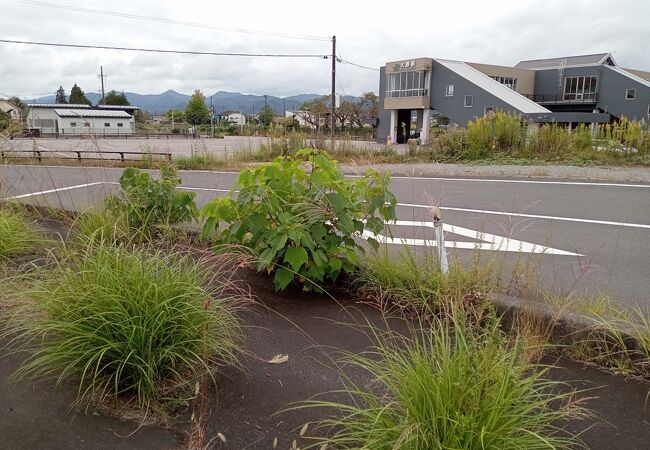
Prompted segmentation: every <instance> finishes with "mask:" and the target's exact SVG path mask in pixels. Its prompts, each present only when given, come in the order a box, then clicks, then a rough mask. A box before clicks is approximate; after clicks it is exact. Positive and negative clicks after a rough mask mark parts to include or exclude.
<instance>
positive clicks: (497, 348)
mask: <svg viewBox="0 0 650 450" xmlns="http://www.w3.org/2000/svg"><path fill="white" fill-rule="evenodd" d="M373 336H374V338H375V341H376V346H375V347H374V348H373V349H372V350H371V351H369V352H368V353H365V354H361V355H359V354H348V355H347V356H346V357H345V358H344V363H345V364H346V365H347V366H348V367H349V368H352V369H360V371H361V372H362V373H364V372H365V373H366V374H367V377H369V378H370V379H371V380H372V382H371V383H370V384H369V385H368V383H367V382H363V383H359V382H354V381H352V380H351V379H350V378H347V379H346V382H345V384H346V386H345V388H344V390H343V394H344V395H346V396H347V397H348V398H349V401H348V402H345V403H344V402H330V401H322V400H318V399H316V400H310V401H306V402H303V403H301V404H299V405H297V406H296V408H331V409H334V410H335V411H337V412H338V414H336V415H335V416H334V417H330V418H327V419H324V420H322V421H320V422H319V423H318V425H319V428H325V429H327V430H328V432H329V435H328V437H317V438H314V439H316V440H317V441H318V442H317V443H316V444H315V445H314V446H320V445H327V446H328V447H327V448H330V446H331V447H333V448H347V449H352V448H364V449H366V448H367V449H373V450H393V449H409V450H411V449H412V450H425V449H426V450H434V449H565V448H574V446H576V445H579V444H580V441H579V440H578V439H577V438H576V437H573V436H572V435H570V434H568V433H567V432H564V431H563V430H562V429H560V428H558V425H559V423H560V421H562V420H563V419H567V418H569V417H577V416H580V415H581V414H584V410H582V408H581V407H580V406H579V405H578V404H577V403H576V402H575V401H574V400H573V394H572V393H571V392H569V391H568V390H567V389H566V388H564V385H563V384H561V383H558V382H553V381H548V380H546V379H545V378H544V376H545V373H546V371H547V370H548V368H547V367H543V366H537V365H533V364H529V363H526V362H524V361H525V360H524V359H523V358H521V351H522V345H520V343H519V342H514V344H511V343H509V341H508V340H507V339H506V337H505V336H504V335H503V334H502V333H501V332H500V331H499V329H498V326H497V325H496V324H494V325H493V326H490V327H488V328H484V329H482V330H477V329H475V328H470V327H467V326H466V325H465V324H464V323H463V322H462V321H461V322H458V321H455V320H451V321H447V320H446V319H436V320H434V322H433V323H432V324H431V325H427V326H424V327H422V328H419V329H417V330H411V333H409V334H408V336H405V335H404V334H399V333H394V332H388V333H386V334H379V332H378V331H376V330H375V331H374V332H373ZM354 372H356V373H358V372H359V371H358V370H354ZM321 448H322V447H321Z"/></svg>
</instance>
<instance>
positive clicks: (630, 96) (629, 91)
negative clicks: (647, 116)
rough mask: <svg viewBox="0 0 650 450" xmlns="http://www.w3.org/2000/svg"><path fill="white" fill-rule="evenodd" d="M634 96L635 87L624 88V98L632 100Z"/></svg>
mask: <svg viewBox="0 0 650 450" xmlns="http://www.w3.org/2000/svg"><path fill="white" fill-rule="evenodd" d="M635 98H636V89H625V100H634V99H635Z"/></svg>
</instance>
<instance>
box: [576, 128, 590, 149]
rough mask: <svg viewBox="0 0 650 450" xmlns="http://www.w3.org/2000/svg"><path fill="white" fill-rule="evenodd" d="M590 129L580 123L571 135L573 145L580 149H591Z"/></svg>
mask: <svg viewBox="0 0 650 450" xmlns="http://www.w3.org/2000/svg"><path fill="white" fill-rule="evenodd" d="M592 141H593V139H592V136H591V130H590V129H589V128H588V127H587V126H586V125H584V124H582V125H580V126H579V127H578V129H577V130H576V131H575V134H574V135H573V145H574V147H575V148H576V149H578V150H581V151H586V150H591V148H592V143H593V142H592Z"/></svg>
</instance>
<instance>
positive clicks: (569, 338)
mask: <svg viewBox="0 0 650 450" xmlns="http://www.w3.org/2000/svg"><path fill="white" fill-rule="evenodd" d="M490 300H491V302H492V304H493V305H494V307H495V310H496V313H497V314H498V315H499V317H501V323H502V325H503V327H504V328H505V329H506V330H510V329H512V328H514V327H515V326H516V324H517V322H518V321H519V320H522V319H523V320H528V321H531V322H533V323H534V325H535V326H536V328H538V329H542V330H546V332H547V333H548V340H549V343H550V344H553V345H558V346H561V347H565V348H570V347H572V346H574V345H576V344H580V343H588V342H592V341H593V339H594V336H602V337H604V338H606V339H609V338H611V339H612V341H616V342H622V343H624V345H625V350H626V351H627V354H628V355H629V356H630V357H631V359H632V360H637V359H640V358H641V356H640V355H641V354H642V351H641V349H642V345H641V343H640V342H639V340H638V339H637V337H636V336H635V335H634V330H633V329H632V327H630V326H629V325H627V324H625V323H616V326H615V327H614V326H613V325H612V326H610V327H605V326H603V322H602V320H598V319H597V318H595V317H590V316H587V315H583V314H576V313H571V312H567V311H565V310H563V309H562V308H560V307H557V306H554V305H549V304H546V303H542V302H539V301H535V300H526V299H523V298H519V297H512V296H508V295H504V294H492V296H491V298H490ZM612 330H615V332H616V333H618V335H617V336H615V335H614V334H613V333H612Z"/></svg>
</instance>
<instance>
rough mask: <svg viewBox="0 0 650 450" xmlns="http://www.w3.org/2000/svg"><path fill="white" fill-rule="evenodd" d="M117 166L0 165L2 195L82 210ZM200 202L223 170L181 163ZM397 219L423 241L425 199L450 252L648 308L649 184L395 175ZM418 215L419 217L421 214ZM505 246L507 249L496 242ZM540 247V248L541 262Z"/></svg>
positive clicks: (426, 239)
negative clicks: (438, 210) (531, 270)
mask: <svg viewBox="0 0 650 450" xmlns="http://www.w3.org/2000/svg"><path fill="white" fill-rule="evenodd" d="M120 173H121V169H109V168H75V167H51V168H50V167H42V166H4V167H0V176H1V178H0V179H1V180H2V183H3V184H2V188H0V197H15V196H17V197H18V198H17V199H18V200H20V201H24V202H29V203H37V204H43V205H50V206H57V207H60V206H63V207H64V208H67V209H75V210H81V209H84V208H87V207H88V206H90V205H93V204H99V203H101V201H102V199H103V198H104V197H105V195H106V194H107V193H108V192H111V191H113V190H115V189H116V188H117V186H116V184H115V183H116V182H117V180H118V179H119V175H120ZM181 176H182V178H183V187H184V188H185V189H188V190H193V191H195V192H197V199H198V201H199V203H201V204H202V203H205V202H206V201H207V200H209V199H210V198H212V197H214V196H216V195H224V194H225V193H226V192H227V191H228V190H229V189H230V188H231V187H232V185H233V182H234V179H235V177H236V174H234V173H231V172H207V171H206V172H201V171H196V172H181ZM391 189H392V190H393V192H395V194H396V195H397V197H398V200H399V202H400V207H399V209H398V214H399V219H400V222H399V224H400V225H398V226H395V227H393V233H394V235H395V236H396V237H397V238H404V240H400V239H397V240H395V241H393V243H394V244H396V245H394V246H393V247H397V246H398V245H405V244H406V245H411V246H414V247H415V248H416V249H417V251H424V249H423V247H425V246H429V245H431V242H430V240H432V239H433V230H432V229H431V228H430V227H429V226H428V224H427V223H426V222H430V221H431V217H430V212H429V207H430V206H431V205H432V204H436V205H440V206H442V208H443V214H444V222H445V224H446V232H447V233H446V235H447V241H448V242H447V245H448V246H449V247H450V251H451V252H456V253H458V254H459V255H461V256H462V257H467V256H471V255H472V254H474V252H475V250H474V249H475V248H477V247H480V248H483V249H487V251H484V252H483V253H484V254H487V255H488V256H489V255H495V254H496V252H500V253H501V254H503V255H504V261H505V262H506V265H507V266H511V265H512V264H514V263H515V262H516V261H518V260H529V261H531V262H532V263H534V264H536V267H537V268H538V273H539V275H540V278H541V281H542V282H543V285H544V286H545V287H546V288H547V289H557V290H562V291H563V292H565V293H566V292H572V293H581V292H587V293H592V294H594V293H599V292H608V293H609V294H610V295H611V297H612V298H613V299H614V300H616V301H619V302H623V303H627V304H630V305H634V304H637V303H639V304H641V305H644V306H647V307H650V296H649V294H648V292H650V264H648V258H649V255H650V184H642V183H620V184H617V183H597V182H589V181H587V182H582V181H576V180H548V179H545V180H535V179H496V178H488V179H486V178H468V179H463V178H445V177H420V178H418V177H403V176H397V177H394V178H393V181H392V184H391ZM422 222H425V223H422ZM504 250H507V251H504ZM540 252H542V253H544V254H545V255H544V257H543V260H541V261H540V258H539V256H540Z"/></svg>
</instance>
